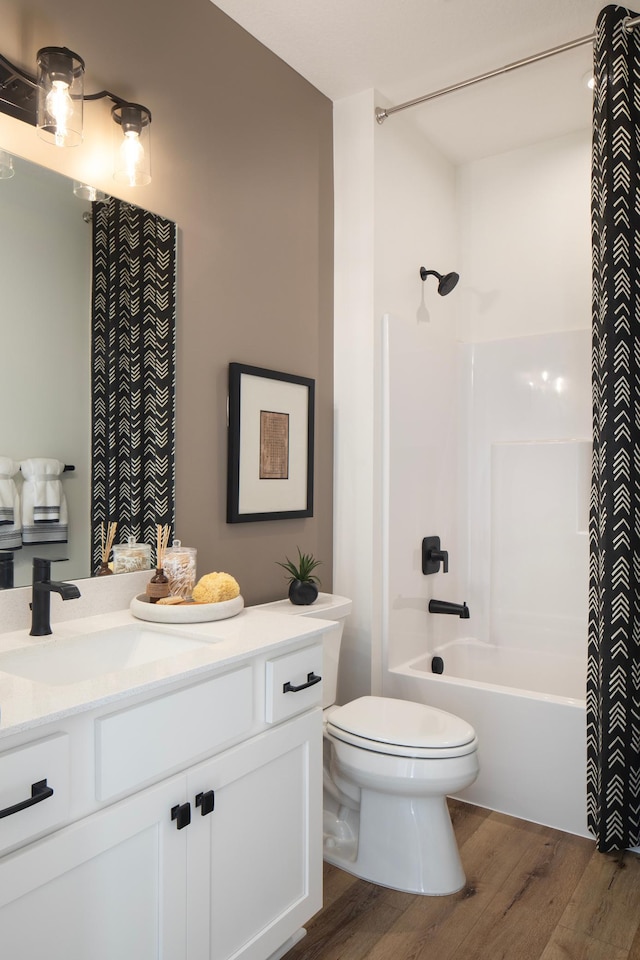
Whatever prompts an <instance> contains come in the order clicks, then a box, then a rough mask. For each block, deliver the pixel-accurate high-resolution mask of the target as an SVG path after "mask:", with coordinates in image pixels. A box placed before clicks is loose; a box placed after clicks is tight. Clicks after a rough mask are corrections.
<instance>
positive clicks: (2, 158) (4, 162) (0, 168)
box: [0, 150, 15, 180]
mask: <svg viewBox="0 0 640 960" xmlns="http://www.w3.org/2000/svg"><path fill="white" fill-rule="evenodd" d="M14 174H15V170H14V169H13V157H12V156H11V154H9V153H5V151H4V150H0V180H10V179H11V177H12V176H13V175H14Z"/></svg>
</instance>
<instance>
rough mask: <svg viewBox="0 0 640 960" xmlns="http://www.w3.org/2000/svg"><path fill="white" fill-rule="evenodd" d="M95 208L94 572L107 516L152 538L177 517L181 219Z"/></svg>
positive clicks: (122, 534) (143, 538)
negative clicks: (177, 328)
mask: <svg viewBox="0 0 640 960" xmlns="http://www.w3.org/2000/svg"><path fill="white" fill-rule="evenodd" d="M92 209H93V283H92V304H91V321H92V322H91V326H92V335H91V337H92V343H91V370H92V404H91V406H92V468H91V469H92V497H91V538H92V543H91V554H92V556H91V568H92V570H93V571H94V572H95V570H96V568H97V567H98V566H99V564H100V559H101V532H102V524H103V523H104V525H105V528H106V526H107V523H108V521H114V520H115V521H117V522H118V531H117V536H116V541H117V542H119V543H122V542H126V540H127V538H128V537H129V536H133V538H134V539H135V540H136V541H137V542H146V543H150V544H154V543H155V537H156V524H158V523H160V524H170V525H171V526H172V527H173V524H174V513H175V500H174V480H175V297H176V227H175V224H174V223H172V222H171V221H170V220H166V219H164V218H163V217H159V216H157V215H156V214H152V213H149V212H148V211H146V210H143V209H141V208H140V207H136V206H133V205H132V204H129V203H125V202H124V201H121V200H117V199H115V198H113V197H110V198H109V199H107V200H105V201H101V202H96V203H94V204H92Z"/></svg>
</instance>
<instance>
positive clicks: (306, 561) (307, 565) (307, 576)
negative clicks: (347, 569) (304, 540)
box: [276, 547, 322, 583]
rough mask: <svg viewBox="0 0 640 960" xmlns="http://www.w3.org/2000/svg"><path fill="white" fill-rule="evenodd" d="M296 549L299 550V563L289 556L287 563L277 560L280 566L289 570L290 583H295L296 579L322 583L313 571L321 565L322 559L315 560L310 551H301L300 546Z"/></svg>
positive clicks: (302, 581) (304, 581)
mask: <svg viewBox="0 0 640 960" xmlns="http://www.w3.org/2000/svg"><path fill="white" fill-rule="evenodd" d="M296 549H297V551H298V562H297V563H294V561H293V560H289V557H287V558H286V563H281V562H280V561H279V560H276V563H277V564H278V566H279V567H282V569H283V570H286V571H287V574H288V577H287V579H288V581H289V583H293V581H294V580H300V582H301V583H320V581H319V579H318V577H316V575H315V574H314V572H313V571H314V570H315V569H316V567H319V566H320V564H321V563H322V560H315V559H314V557H313V556H312V554H310V553H300V547H296Z"/></svg>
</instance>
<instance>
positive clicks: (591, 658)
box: [587, 6, 640, 851]
mask: <svg viewBox="0 0 640 960" xmlns="http://www.w3.org/2000/svg"><path fill="white" fill-rule="evenodd" d="M628 16H631V17H635V16H637V14H635V13H633V12H631V11H629V10H627V9H625V8H623V7H618V6H609V7H606V8H605V9H604V10H602V11H601V13H600V15H599V17H598V22H597V26H596V38H595V45H594V66H595V70H594V72H595V93H594V135H593V169H592V242H593V355H592V368H593V470H592V489H591V517H590V525H589V538H590V584H589V638H588V669H587V813H588V822H589V828H590V829H591V830H592V831H593V833H594V835H595V837H596V838H597V841H598V849H599V850H601V851H608V850H620V849H624V848H625V847H629V846H637V845H638V844H640V596H639V584H640V29H639V28H637V27H636V28H635V29H634V30H632V32H630V33H629V32H627V30H626V29H625V27H624V20H625V18H626V17H628Z"/></svg>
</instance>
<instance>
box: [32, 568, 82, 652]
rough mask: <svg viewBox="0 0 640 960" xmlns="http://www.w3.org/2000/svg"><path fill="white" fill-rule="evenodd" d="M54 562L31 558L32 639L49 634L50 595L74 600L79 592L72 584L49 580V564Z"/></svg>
mask: <svg viewBox="0 0 640 960" xmlns="http://www.w3.org/2000/svg"><path fill="white" fill-rule="evenodd" d="M56 562H57V561H55V560H43V559H42V557H34V558H33V594H32V599H31V603H30V604H29V606H30V607H31V630H30V631H29V635H30V636H32V637H46V636H48V635H49V634H50V633H51V594H52V593H59V594H60V596H61V597H62V599H63V600H76V599H77V598H78V597H79V596H80V591H79V590H78V588H77V587H76V585H75V584H74V583H64V582H62V581H58V580H52V579H51V564H52V563H56Z"/></svg>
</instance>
